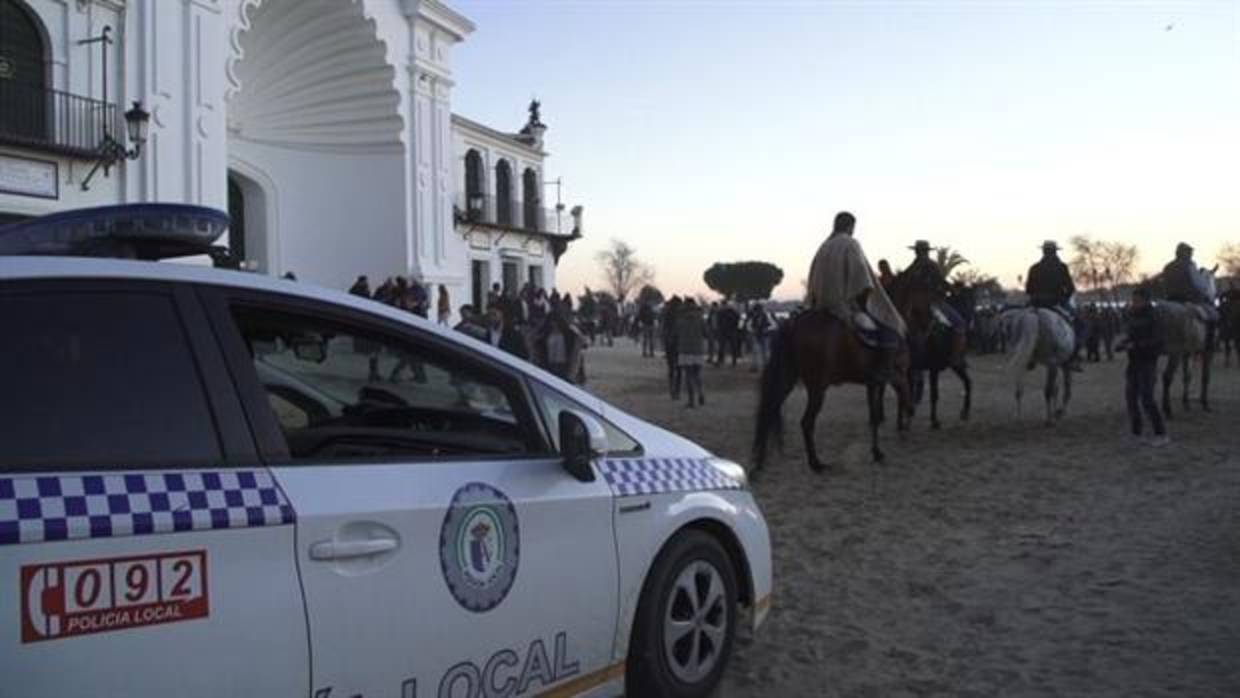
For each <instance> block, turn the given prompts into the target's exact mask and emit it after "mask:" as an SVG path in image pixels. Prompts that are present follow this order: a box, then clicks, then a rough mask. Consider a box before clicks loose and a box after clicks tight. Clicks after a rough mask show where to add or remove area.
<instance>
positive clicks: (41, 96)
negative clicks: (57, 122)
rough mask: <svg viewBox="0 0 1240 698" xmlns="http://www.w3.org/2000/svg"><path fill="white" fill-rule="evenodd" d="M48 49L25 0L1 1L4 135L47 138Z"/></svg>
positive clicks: (0, 116) (0, 124)
mask: <svg viewBox="0 0 1240 698" xmlns="http://www.w3.org/2000/svg"><path fill="white" fill-rule="evenodd" d="M47 51H48V46H47V40H46V38H45V30H44V27H43V23H42V22H41V21H39V18H38V17H37V16H36V15H35V14H34V11H32V10H31V9H30V8H29V7H28V6H27V5H26V3H25V2H23V1H22V0H0V135H4V136H8V137H11V138H15V139H25V138H30V139H42V138H45V137H46V136H47V103H48V92H47V88H48V52H47Z"/></svg>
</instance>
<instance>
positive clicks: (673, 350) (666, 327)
mask: <svg viewBox="0 0 1240 698" xmlns="http://www.w3.org/2000/svg"><path fill="white" fill-rule="evenodd" d="M680 307H681V300H680V296H672V299H671V300H669V301H668V302H667V303H666V304H665V305H664V306H663V313H662V317H661V318H660V325H659V333H660V335H662V339H663V360H664V361H666V362H667V390H668V392H669V393H670V394H671V396H672V399H673V400H679V399H680V382H681V376H682V372H681V370H680V342H679V341H678V340H677V336H676V318H677V316H678V315H679V314H680Z"/></svg>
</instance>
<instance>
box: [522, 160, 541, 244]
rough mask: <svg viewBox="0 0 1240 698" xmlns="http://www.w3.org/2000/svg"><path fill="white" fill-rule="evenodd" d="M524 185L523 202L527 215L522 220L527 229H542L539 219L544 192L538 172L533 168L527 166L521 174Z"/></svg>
mask: <svg viewBox="0 0 1240 698" xmlns="http://www.w3.org/2000/svg"><path fill="white" fill-rule="evenodd" d="M521 180H522V182H521V185H522V195H523V198H522V204H523V208H524V209H525V215H524V216H523V219H522V222H523V223H525V229H526V230H540V229H541V227H542V226H540V225H539V223H540V222H541V221H539V220H538V219H539V218H540V215H539V214H541V213H542V211H541V210H540V209H541V207H542V193H541V188H542V187H541V183H540V182H539V181H538V172H537V171H536V170H535V169H534V168H532V167H527V168H525V173H524V174H522V175H521Z"/></svg>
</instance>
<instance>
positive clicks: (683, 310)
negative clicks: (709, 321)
mask: <svg viewBox="0 0 1240 698" xmlns="http://www.w3.org/2000/svg"><path fill="white" fill-rule="evenodd" d="M676 345H677V351H678V354H677V363H678V364H679V365H680V368H681V371H682V372H683V373H684V381H685V390H686V391H687V392H688V394H689V401H688V402H687V403H685V407H686V408H689V409H693V407H694V405H699V406H700V405H705V404H706V392H705V391H704V390H703V389H702V364H704V363H705V362H706V320H705V319H704V318H703V317H702V309H701V308H699V307H698V304H697V301H695V300H693V298H692V297H691V296H690V297H689V298H686V299H685V301H684V303H683V304H682V305H681V307H680V311H679V312H677V313H676Z"/></svg>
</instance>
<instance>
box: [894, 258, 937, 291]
mask: <svg viewBox="0 0 1240 698" xmlns="http://www.w3.org/2000/svg"><path fill="white" fill-rule="evenodd" d="M904 274H905V276H906V278H907V279H908V283H909V288H911V289H913V290H915V291H933V292H934V293H938V294H940V295H942V294H943V293H944V292H945V291H946V290H947V277H945V276H943V270H942V269H941V268H940V267H939V265H938V263H937V262H935V261H934V260H933V259H930V258H929V257H924V258H923V257H918V258H917V259H915V260H913V263H912V264H911V265H909V268H908V269H906V270H905V271H904Z"/></svg>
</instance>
